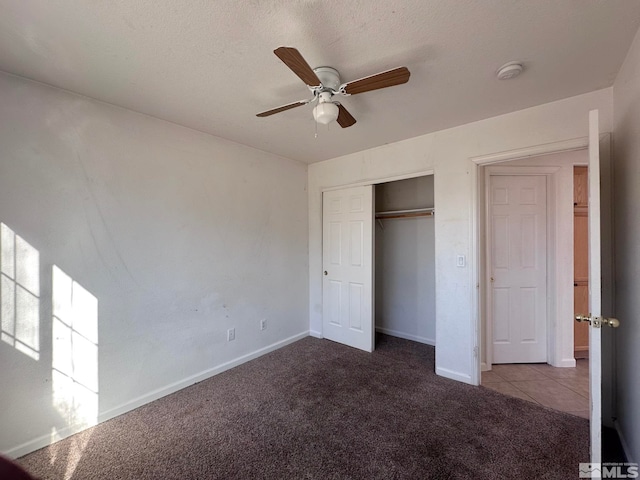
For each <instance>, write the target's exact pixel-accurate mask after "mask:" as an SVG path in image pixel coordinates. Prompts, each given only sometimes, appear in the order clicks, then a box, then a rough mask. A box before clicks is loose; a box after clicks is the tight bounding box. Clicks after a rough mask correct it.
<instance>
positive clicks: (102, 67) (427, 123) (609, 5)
mask: <svg viewBox="0 0 640 480" xmlns="http://www.w3.org/2000/svg"><path fill="white" fill-rule="evenodd" d="M639 24H640V2H639V1H638V0H610V1H602V0H535V1H534V0H531V1H525V0H395V1H382V0H380V1H373V0H371V1H370V0H353V1H351V2H344V1H339V0H272V1H268V0H111V1H103V0H65V1H52V0H0V70H4V71H6V72H9V73H13V74H17V75H21V76H24V77H28V78H31V79H34V80H38V81H41V82H44V83H48V84H50V85H54V86H57V87H61V88H64V89H68V90H71V91H74V92H77V93H80V94H83V95H87V96H90V97H93V98H96V99H99V100H103V101H105V102H109V103H113V104H115V105H120V106H123V107H126V108H130V109H132V110H136V111H139V112H143V113H146V114H149V115H153V116H155V117H158V118H162V119H166V120H170V121H172V122H175V123H178V124H181V125H184V126H187V127H191V128H194V129H197V130H201V131H203V132H208V133H211V134H214V135H217V136H220V137H224V138H227V139H230V140H233V141H236V142H239V143H242V144H245V145H250V146H252V147H255V148H258V149H262V150H266V151H269V152H273V153H276V154H279V155H283V156H285V157H290V158H294V159H298V160H301V161H304V162H308V163H311V162H315V161H319V160H324V159H327V158H332V157H336V156H340V155H344V154H347V153H352V152H355V151H359V150H363V149H366V148H370V147H374V146H378V145H382V144H385V143H389V142H394V141H398V140H402V139H405V138H410V137H414V136H416V135H420V134H424V133H428V132H432V131H436V130H440V129H443V128H447V127H450V126H454V125H460V124H464V123H467V122H471V121H474V120H479V119H482V118H487V117H491V116H494V115H498V114H501V113H506V112H510V111H514V110H519V109H522V108H525V107H529V106H533V105H537V104H541V103H545V102H550V101H553V100H557V99H560V98H565V97H569V96H573V95H578V94H581V93H585V92H588V91H592V90H596V89H600V88H604V87H607V86H610V85H611V84H612V83H613V80H614V78H615V76H616V74H617V72H618V69H619V68H620V65H621V64H622V61H623V60H624V57H625V55H626V52H627V49H628V47H629V45H630V43H631V40H632V38H633V36H634V34H635V32H636V30H637V29H638V26H639ZM283 45H284V46H294V47H296V48H298V50H300V52H301V53H302V54H303V55H304V57H305V58H306V59H307V61H308V62H309V64H310V65H311V66H312V67H316V66H324V65H329V66H332V67H334V68H337V69H338V70H339V71H340V74H341V77H342V80H343V81H349V80H354V79H357V78H360V77H363V76H366V75H369V74H373V73H377V72H379V71H382V70H387V69H389V68H393V67H396V66H401V65H406V66H407V67H408V68H409V70H410V71H411V79H410V81H409V83H408V84H405V85H400V86H396V87H391V88H389V89H386V90H378V91H374V92H368V93H365V94H362V95H357V96H353V97H349V98H345V99H344V100H343V104H344V105H345V106H346V107H347V108H348V110H349V111H350V112H351V113H352V115H353V116H354V117H355V118H356V119H357V120H358V123H357V124H356V125H354V126H353V127H350V128H347V129H342V128H340V127H339V126H338V125H337V124H335V123H334V124H332V125H330V126H328V127H324V126H318V138H317V139H316V138H314V132H315V123H314V121H313V116H312V113H311V109H312V106H311V105H307V106H304V107H300V108H296V109H293V110H290V111H287V112H284V113H280V114H278V115H275V116H272V117H268V118H257V117H256V116H255V114H256V113H258V112H260V111H263V110H267V109H270V108H273V107H277V106H279V105H282V104H285V103H289V102H293V101H296V100H301V99H304V98H307V96H308V90H307V88H306V87H305V86H304V84H303V83H302V82H301V81H300V80H299V79H298V78H297V77H296V76H295V75H294V74H293V73H292V72H291V71H290V70H289V69H288V68H287V67H286V66H285V65H284V64H283V63H282V62H280V60H278V58H277V57H276V56H275V55H274V54H273V53H272V52H273V50H274V49H275V48H277V47H279V46H283ZM510 60H522V61H523V62H524V64H525V68H526V70H525V74H523V75H522V76H521V77H519V78H517V79H516V80H512V81H508V82H505V81H499V80H497V79H496V78H495V70H496V69H497V68H498V67H500V66H501V65H502V64H504V63H506V62H507V61H510Z"/></svg>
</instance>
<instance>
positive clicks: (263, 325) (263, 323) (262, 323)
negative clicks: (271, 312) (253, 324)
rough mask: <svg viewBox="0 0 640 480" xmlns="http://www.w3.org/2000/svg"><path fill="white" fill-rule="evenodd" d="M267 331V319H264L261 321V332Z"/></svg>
mask: <svg viewBox="0 0 640 480" xmlns="http://www.w3.org/2000/svg"><path fill="white" fill-rule="evenodd" d="M266 329H267V319H266V318H263V319H262V320H260V330H266Z"/></svg>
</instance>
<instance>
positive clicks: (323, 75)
mask: <svg viewBox="0 0 640 480" xmlns="http://www.w3.org/2000/svg"><path fill="white" fill-rule="evenodd" d="M313 71H314V73H315V74H316V75H317V76H318V78H319V79H320V82H322V87H323V88H322V90H321V91H322V92H324V91H327V90H330V91H331V92H332V93H335V92H337V91H338V89H339V88H340V74H339V73H338V71H337V70H336V69H335V68H331V67H318V68H314V69H313Z"/></svg>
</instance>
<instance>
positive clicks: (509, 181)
mask: <svg viewBox="0 0 640 480" xmlns="http://www.w3.org/2000/svg"><path fill="white" fill-rule="evenodd" d="M488 234H489V237H490V238H489V245H490V252H489V257H490V265H489V271H488V273H489V275H490V278H489V283H488V284H489V314H490V321H491V322H492V329H491V330H492V337H493V338H492V342H493V348H492V350H493V363H535V362H546V361H547V178H546V176H544V175H491V176H490V181H489V232H488Z"/></svg>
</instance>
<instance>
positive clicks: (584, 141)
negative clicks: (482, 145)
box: [469, 136, 589, 385]
mask: <svg viewBox="0 0 640 480" xmlns="http://www.w3.org/2000/svg"><path fill="white" fill-rule="evenodd" d="M588 146H589V137H586V136H585V137H580V138H572V139H568V140H563V141H559V142H553V143H546V144H541V145H532V146H529V147H525V148H519V149H515V150H506V151H502V152H494V153H491V154H488V155H480V156H477V157H470V158H469V162H470V164H471V165H470V169H469V171H470V174H471V176H472V179H471V180H472V181H471V187H472V190H473V191H472V192H471V193H472V198H473V199H475V200H474V201H473V202H472V205H471V209H472V211H471V222H472V225H471V232H472V238H471V252H473V261H472V262H470V265H471V272H470V273H471V278H472V279H473V284H475V285H476V288H474V289H473V291H472V304H473V305H475V308H474V309H473V312H472V315H471V323H472V325H473V327H474V328H475V335H474V336H473V338H474V339H475V345H473V348H472V355H473V360H472V361H473V363H472V369H471V383H472V384H473V385H479V384H480V379H481V371H482V350H483V349H484V348H486V345H483V342H482V336H483V328H482V323H483V321H484V298H485V295H484V288H485V283H484V277H485V268H484V257H483V254H482V253H483V252H482V249H483V248H484V247H483V242H482V238H483V234H484V227H485V225H484V221H483V216H484V209H483V208H482V206H483V204H484V171H483V168H484V167H488V166H490V165H496V164H500V163H504V162H511V161H513V160H523V159H526V158H530V157H537V156H540V155H547V154H555V153H564V152H571V151H574V150H582V149H586V148H588Z"/></svg>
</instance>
